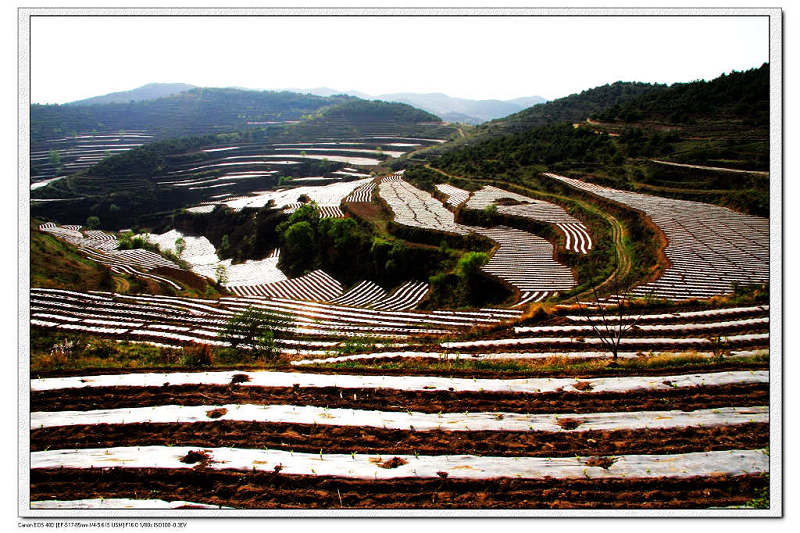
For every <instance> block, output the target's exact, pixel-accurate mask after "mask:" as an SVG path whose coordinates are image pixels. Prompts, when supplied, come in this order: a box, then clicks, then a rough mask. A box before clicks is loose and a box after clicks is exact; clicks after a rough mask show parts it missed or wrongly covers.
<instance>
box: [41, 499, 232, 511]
mask: <svg viewBox="0 0 800 533" xmlns="http://www.w3.org/2000/svg"><path fill="white" fill-rule="evenodd" d="M182 507H191V508H195V509H233V507H223V506H220V505H209V504H206V503H196V502H184V501H179V500H176V501H171V502H168V501H166V500H134V499H131V498H89V499H85V500H40V501H33V502H31V509H109V510H110V509H180V508H182Z"/></svg>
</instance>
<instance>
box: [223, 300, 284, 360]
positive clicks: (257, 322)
mask: <svg viewBox="0 0 800 533" xmlns="http://www.w3.org/2000/svg"><path fill="white" fill-rule="evenodd" d="M291 325H292V320H291V318H290V317H289V315H286V314H285V313H279V312H275V311H269V310H267V309H260V308H257V307H248V308H247V309H245V310H244V311H242V312H241V313H238V314H236V315H234V316H233V317H231V318H230V319H229V320H228V322H227V323H226V324H225V327H223V329H222V330H221V331H220V332H219V335H218V337H219V339H220V340H221V341H223V342H227V343H230V345H231V347H232V348H233V349H234V350H235V349H237V348H239V347H240V346H242V347H246V348H248V349H249V350H250V351H251V353H252V354H253V358H255V359H263V360H274V359H277V358H278V355H279V352H278V349H277V346H276V344H275V337H276V336H277V335H279V334H280V333H281V332H284V331H286V330H287V329H288V328H290V327H291Z"/></svg>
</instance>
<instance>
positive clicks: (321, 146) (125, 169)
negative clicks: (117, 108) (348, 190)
mask: <svg viewBox="0 0 800 533" xmlns="http://www.w3.org/2000/svg"><path fill="white" fill-rule="evenodd" d="M453 132H454V128H452V127H448V126H444V125H442V124H441V123H440V122H439V118H438V117H436V116H435V115H432V114H430V113H427V112H425V111H421V110H419V109H415V108H413V107H411V106H409V105H406V104H390V103H387V102H378V101H373V102H369V101H364V100H356V99H352V100H351V99H348V100H347V101H345V102H342V103H337V104H335V105H330V106H326V107H324V108H321V109H319V110H317V111H316V112H314V113H313V114H309V115H304V116H302V117H300V119H299V120H298V121H297V122H296V123H291V124H273V125H262V126H258V127H251V128H249V129H246V130H241V131H238V132H231V133H224V134H223V133H220V134H209V135H204V136H188V137H180V138H177V139H165V140H162V141H157V142H152V143H148V144H145V145H143V146H139V147H137V148H134V149H132V150H129V151H126V152H123V153H120V154H118V155H114V156H110V157H106V158H105V159H102V160H101V161H100V162H98V163H97V164H95V165H93V166H91V167H89V168H87V169H84V170H81V171H79V172H78V173H76V174H74V175H72V176H69V177H68V178H66V179H61V180H57V181H53V182H51V183H48V184H47V185H45V186H43V187H41V188H37V189H35V190H33V191H32V193H31V194H32V197H33V198H34V203H33V204H32V211H33V212H34V214H35V216H42V217H47V218H48V219H50V220H56V221H59V222H61V223H67V222H69V223H82V222H84V221H85V220H86V217H87V216H90V215H94V216H99V217H100V218H101V220H102V222H103V224H104V227H108V228H120V227H131V226H135V225H137V224H142V223H157V222H158V221H160V220H161V219H162V218H163V217H165V216H167V215H168V214H170V213H171V212H173V211H174V210H176V209H179V208H184V207H189V206H193V205H197V204H198V203H201V202H209V201H214V200H216V199H217V198H219V197H221V196H222V197H224V196H231V197H233V196H242V195H246V194H248V193H250V192H252V191H254V190H260V191H264V190H269V189H272V188H274V187H276V186H278V185H282V184H289V183H290V182H291V181H292V180H294V179H302V178H308V179H309V180H315V181H321V182H324V183H331V182H335V181H342V180H344V181H347V180H352V179H356V178H359V177H362V176H364V175H367V174H368V173H369V168H370V167H374V166H376V165H379V164H382V162H383V161H385V160H388V159H391V158H394V157H397V156H399V155H402V154H403V153H405V152H407V151H410V150H414V149H416V148H417V147H424V146H429V145H431V144H437V143H440V142H444V140H445V139H446V138H447V136H448V135H450V134H452V133H453ZM408 137H411V139H408ZM416 137H420V139H417V140H415V139H416ZM353 166H360V167H367V168H361V169H360V170H356V169H353V168H349V167H353ZM304 183H305V182H304ZM297 185H300V183H297Z"/></svg>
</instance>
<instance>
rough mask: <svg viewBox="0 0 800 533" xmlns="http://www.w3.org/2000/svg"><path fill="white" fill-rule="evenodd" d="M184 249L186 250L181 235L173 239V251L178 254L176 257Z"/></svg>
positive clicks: (181, 253)
mask: <svg viewBox="0 0 800 533" xmlns="http://www.w3.org/2000/svg"><path fill="white" fill-rule="evenodd" d="M184 250H186V241H185V240H184V239H183V237H178V238H177V239H175V253H176V254H178V257H180V256H181V255H183V251H184ZM220 266H222V265H220Z"/></svg>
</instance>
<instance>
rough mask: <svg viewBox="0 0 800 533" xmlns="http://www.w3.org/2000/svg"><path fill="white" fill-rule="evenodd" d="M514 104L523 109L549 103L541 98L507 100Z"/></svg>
mask: <svg viewBox="0 0 800 533" xmlns="http://www.w3.org/2000/svg"><path fill="white" fill-rule="evenodd" d="M507 101H508V102H511V103H513V104H518V105H520V106H522V108H523V109H524V108H526V107H531V106H533V105H536V104H543V103H545V102H547V100H546V99H545V98H542V97H541V96H523V97H522V98H514V99H513V100H507Z"/></svg>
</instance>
